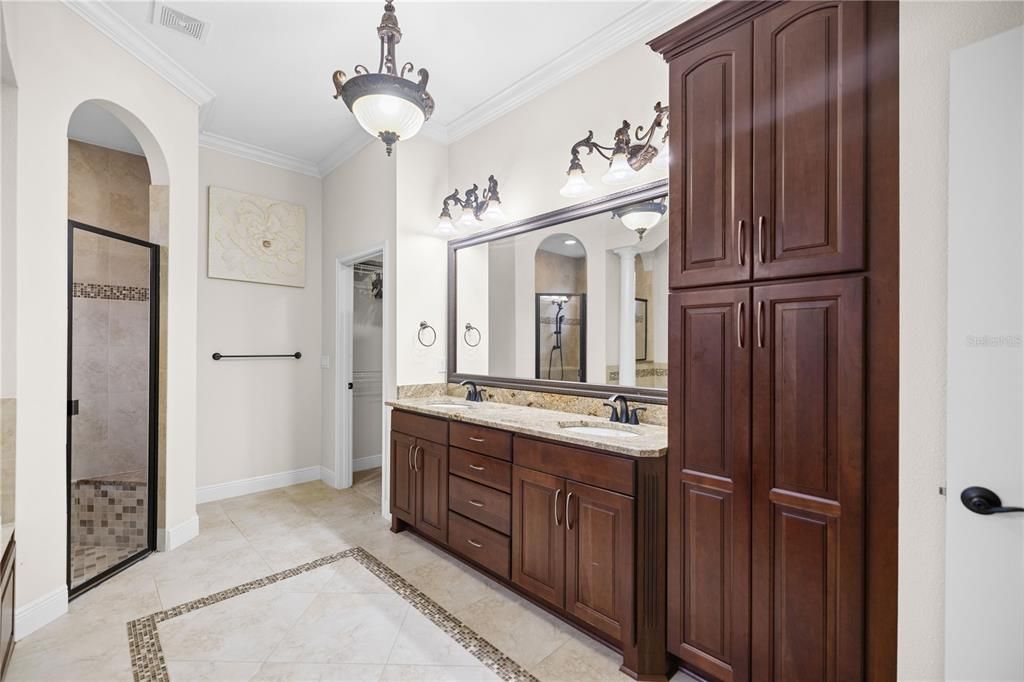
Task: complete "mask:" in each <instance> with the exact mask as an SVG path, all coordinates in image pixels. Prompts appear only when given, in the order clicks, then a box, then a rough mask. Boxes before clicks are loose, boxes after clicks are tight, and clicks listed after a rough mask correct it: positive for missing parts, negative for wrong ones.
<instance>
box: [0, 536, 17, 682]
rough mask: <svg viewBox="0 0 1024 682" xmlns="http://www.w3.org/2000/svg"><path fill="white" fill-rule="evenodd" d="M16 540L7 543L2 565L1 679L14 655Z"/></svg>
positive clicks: (0, 590)
mask: <svg viewBox="0 0 1024 682" xmlns="http://www.w3.org/2000/svg"><path fill="white" fill-rule="evenodd" d="M14 558H15V552H14V538H13V537H12V538H11V540H10V541H9V542H8V543H7V549H6V550H5V551H4V556H3V562H2V564H0V679H2V678H3V677H5V676H6V675H7V666H8V665H9V664H10V662H11V655H12V654H13V653H14Z"/></svg>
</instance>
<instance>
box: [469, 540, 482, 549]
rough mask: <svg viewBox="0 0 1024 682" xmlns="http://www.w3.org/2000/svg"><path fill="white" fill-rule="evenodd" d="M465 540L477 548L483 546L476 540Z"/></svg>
mask: <svg viewBox="0 0 1024 682" xmlns="http://www.w3.org/2000/svg"><path fill="white" fill-rule="evenodd" d="M466 542H468V543H469V544H471V545H473V546H474V547H476V548H477V549H483V547H484V546H483V545H482V544H480V543H479V542H477V541H476V540H466Z"/></svg>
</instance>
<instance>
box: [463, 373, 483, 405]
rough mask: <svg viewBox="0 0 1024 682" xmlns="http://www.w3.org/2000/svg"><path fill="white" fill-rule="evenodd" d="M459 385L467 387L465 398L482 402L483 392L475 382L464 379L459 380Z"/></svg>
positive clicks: (474, 401) (472, 401)
mask: <svg viewBox="0 0 1024 682" xmlns="http://www.w3.org/2000/svg"><path fill="white" fill-rule="evenodd" d="M459 386H467V387H468V388H467V389H466V400H468V401H469V402H471V403H482V402H483V401H484V392H483V391H481V390H480V389H479V388H477V385H476V383H475V382H473V381H470V380H469V379H466V380H465V381H460V382H459Z"/></svg>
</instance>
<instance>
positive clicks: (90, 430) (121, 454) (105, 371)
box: [71, 230, 150, 480]
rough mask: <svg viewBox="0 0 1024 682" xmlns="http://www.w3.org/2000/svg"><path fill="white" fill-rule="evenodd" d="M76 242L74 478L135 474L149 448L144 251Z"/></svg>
mask: <svg viewBox="0 0 1024 682" xmlns="http://www.w3.org/2000/svg"><path fill="white" fill-rule="evenodd" d="M74 244H75V249H74V276H75V282H74V286H73V297H74V300H73V319H72V325H73V327H72V348H71V357H72V372H71V381H72V387H73V397H74V398H75V399H77V400H78V401H79V414H78V416H77V417H75V418H74V419H72V420H71V428H72V432H71V437H72V441H71V442H72V447H73V450H72V458H71V477H72V480H79V479H84V478H110V477H112V476H115V475H119V474H120V475H126V474H127V475H129V477H130V478H137V477H138V476H137V474H136V473H135V472H138V471H140V470H144V469H145V468H146V464H147V456H148V448H149V414H148V410H149V311H150V303H149V250H148V249H146V248H143V247H140V246H137V245H135V244H129V243H127V242H121V241H119V240H116V239H111V238H109V237H103V236H99V235H96V234H92V233H90V232H85V231H83V230H76V231H75V239H74ZM143 480H144V477H143Z"/></svg>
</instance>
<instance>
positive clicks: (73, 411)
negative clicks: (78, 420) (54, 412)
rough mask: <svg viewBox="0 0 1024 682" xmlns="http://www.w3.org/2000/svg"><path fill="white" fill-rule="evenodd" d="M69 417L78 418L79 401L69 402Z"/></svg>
mask: <svg viewBox="0 0 1024 682" xmlns="http://www.w3.org/2000/svg"><path fill="white" fill-rule="evenodd" d="M68 416H69V417H77V416H78V401H77V400H69V401H68Z"/></svg>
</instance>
